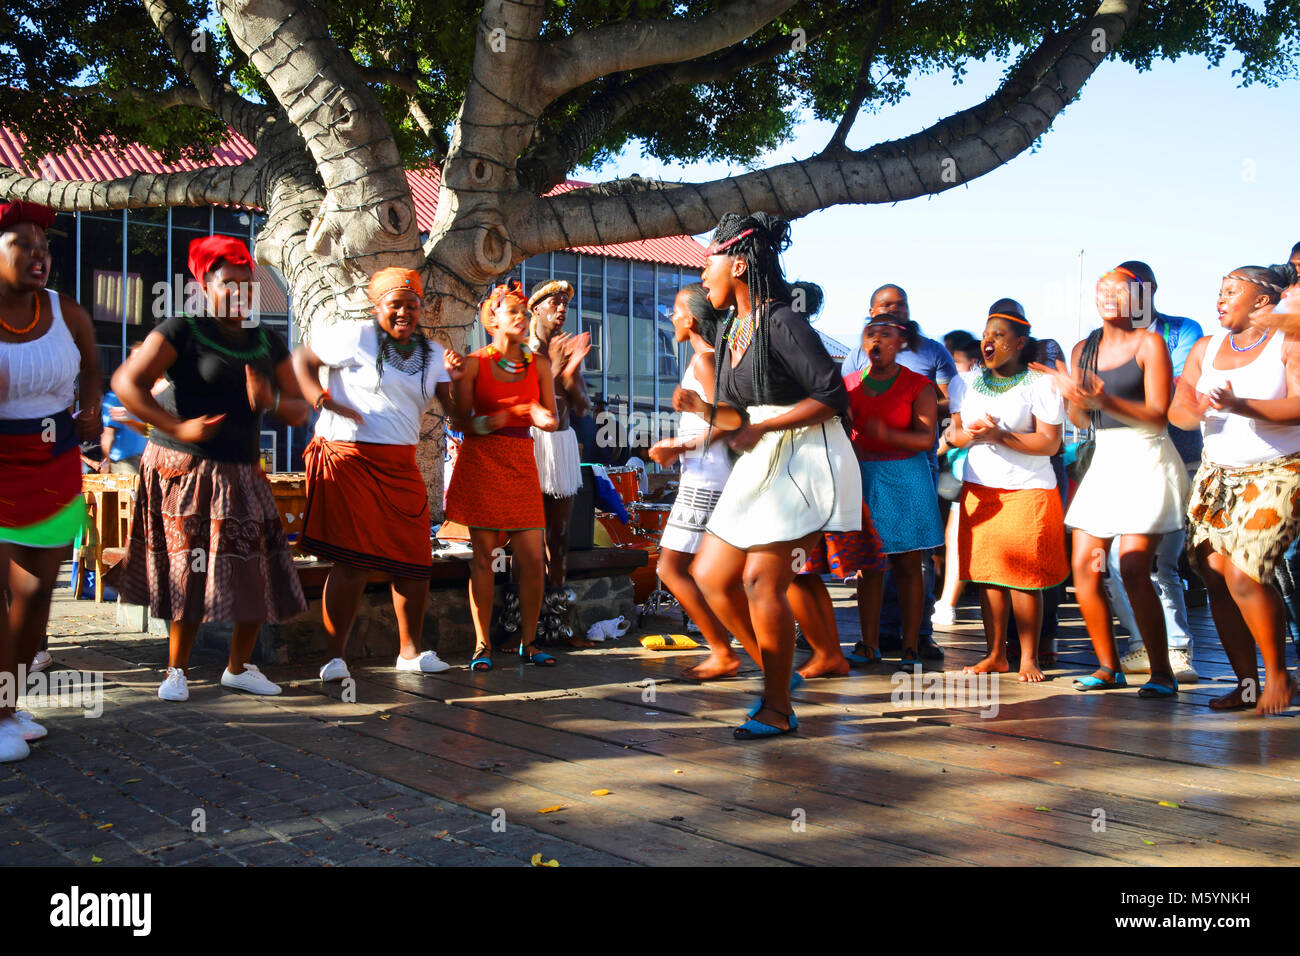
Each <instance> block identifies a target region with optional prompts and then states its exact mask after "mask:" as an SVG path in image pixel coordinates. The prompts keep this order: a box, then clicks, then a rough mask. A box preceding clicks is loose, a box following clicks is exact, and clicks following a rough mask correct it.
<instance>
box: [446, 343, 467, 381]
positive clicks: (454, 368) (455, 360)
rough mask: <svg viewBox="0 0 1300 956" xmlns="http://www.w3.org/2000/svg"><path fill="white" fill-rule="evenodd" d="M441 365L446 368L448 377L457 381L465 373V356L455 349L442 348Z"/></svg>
mask: <svg viewBox="0 0 1300 956" xmlns="http://www.w3.org/2000/svg"><path fill="white" fill-rule="evenodd" d="M442 367H443V368H444V369H446V370H447V377H448V378H449V379H451V380H452V381H453V382H459V381H460V380H461V377H462V376H463V375H464V374H465V356H463V355H461V354H460V353H459V352H457V351H456V350H455V349H449V348H444V349H443V350H442Z"/></svg>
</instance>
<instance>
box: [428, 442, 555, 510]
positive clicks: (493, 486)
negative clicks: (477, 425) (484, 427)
mask: <svg viewBox="0 0 1300 956" xmlns="http://www.w3.org/2000/svg"><path fill="white" fill-rule="evenodd" d="M521 431H522V432H523V434H522V437H515V436H513V435H500V434H495V435H466V436H465V441H464V442H463V443H462V444H461V446H460V452H459V453H458V454H457V456H456V467H455V469H454V470H453V471H452V473H451V483H450V484H449V485H448V486H447V505H446V508H445V511H446V513H447V520H448V521H455V522H456V523H457V524H463V525H465V526H466V527H469V528H490V529H493V530H496V531H527V530H530V529H544V528H545V527H546V512H545V510H544V509H543V507H542V484H541V481H540V480H538V477H537V459H536V457H535V456H534V455H533V439H532V436H531V435H529V433H528V430H527V429H521Z"/></svg>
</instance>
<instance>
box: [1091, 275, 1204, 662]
mask: <svg viewBox="0 0 1300 956" xmlns="http://www.w3.org/2000/svg"><path fill="white" fill-rule="evenodd" d="M1121 270H1122V271H1127V272H1128V273H1130V274H1131V275H1132V276H1133V277H1134V280H1135V282H1140V283H1141V292H1140V294H1139V295H1137V296H1134V300H1135V301H1136V303H1137V306H1138V314H1137V315H1135V316H1134V317H1133V324H1134V325H1137V324H1138V323H1139V322H1140V321H1144V320H1145V321H1150V323H1151V325H1150V328H1151V330H1152V331H1153V332H1157V333H1159V335H1160V337H1161V338H1162V339H1164V340H1165V347H1166V348H1168V349H1169V358H1170V360H1171V361H1172V362H1173V366H1174V385H1175V386H1176V385H1177V384H1178V377H1179V376H1180V375H1182V374H1183V366H1184V365H1185V364H1186V362H1187V356H1188V355H1190V354H1191V352H1192V346H1193V345H1195V344H1196V343H1197V342H1198V341H1199V340H1200V338H1201V336H1202V334H1203V333H1202V332H1201V326H1200V325H1199V324H1198V323H1196V322H1194V321H1192V320H1191V319H1187V318H1183V317H1181V316H1177V315H1165V314H1164V313H1162V312H1160V311H1158V310H1157V309H1156V275H1155V272H1153V271H1152V269H1151V267H1150V266H1149V265H1147V264H1146V263H1145V262H1141V261H1139V260H1136V259H1130V260H1129V261H1128V262H1123V263H1120V265H1119V266H1117V267H1116V271H1121ZM1169 437H1170V439H1171V440H1172V441H1173V443H1174V447H1175V448H1176V449H1178V454H1179V457H1180V458H1182V460H1183V462H1184V463H1185V464H1186V465H1187V471H1188V473H1189V474H1195V473H1196V468H1197V466H1198V465H1199V464H1200V462H1201V433H1200V431H1199V430H1197V431H1183V429H1181V428H1174V427H1173V426H1172V425H1171V426H1170V427H1169ZM1184 536H1185V533H1184V532H1183V531H1182V530H1179V531H1173V532H1170V533H1169V534H1167V535H1165V536H1164V537H1162V538H1161V539H1160V544H1159V545H1158V546H1157V547H1156V568H1155V572H1154V573H1153V574H1152V575H1151V583H1152V584H1153V585H1155V588H1156V593H1157V594H1158V595H1160V603H1161V604H1162V605H1163V606H1164V609H1165V629H1166V631H1167V632H1168V635H1169V663H1170V664H1171V665H1172V666H1173V669H1174V677H1175V678H1176V679H1177V680H1178V682H1179V683H1180V684H1194V683H1196V680H1197V674H1196V671H1195V670H1194V669H1193V667H1192V629H1191V626H1190V625H1189V624H1188V623H1187V602H1186V599H1185V598H1184V597H1183V579H1182V577H1181V576H1180V575H1179V573H1178V559H1179V558H1180V557H1181V556H1182V553H1183V539H1184ZM1105 581H1106V593H1107V594H1108V595H1109V596H1110V605H1111V607H1112V608H1113V609H1114V611H1115V616H1116V617H1118V618H1119V622H1120V623H1121V624H1123V625H1124V627H1125V629H1126V630H1127V631H1128V633H1129V642H1130V646H1131V645H1132V642H1133V641H1134V640H1136V641H1138V648H1137V650H1134V651H1132V652H1130V653H1128V654H1125V655H1124V656H1123V657H1121V658H1120V665H1121V666H1122V667H1123V668H1124V673H1126V674H1147V673H1150V671H1151V663H1150V661H1148V660H1147V651H1146V647H1144V646H1142V644H1141V635H1140V633H1139V632H1138V626H1137V620H1136V619H1135V618H1134V617H1133V608H1132V607H1131V606H1130V605H1129V603H1128V595H1127V594H1125V593H1124V584H1123V581H1122V580H1121V579H1120V574H1119V538H1118V537H1117V538H1115V540H1114V541H1112V542H1111V547H1110V560H1109V562H1108V564H1107V573H1106V578H1105Z"/></svg>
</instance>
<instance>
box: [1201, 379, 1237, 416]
mask: <svg viewBox="0 0 1300 956" xmlns="http://www.w3.org/2000/svg"><path fill="white" fill-rule="evenodd" d="M1206 397H1207V399H1208V400H1209V403H1210V407H1211V408H1214V409H1217V410H1218V411H1221V412H1235V411H1237V410H1238V409H1239V408H1240V407H1241V399H1240V398H1238V397H1237V394H1236V392H1234V391H1233V390H1232V382H1230V381H1227V380H1225V381H1224V383H1223V385H1222V386H1220V387H1219V388H1212V389H1210V391H1209V393H1208V394H1207V395H1206Z"/></svg>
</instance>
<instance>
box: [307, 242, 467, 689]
mask: <svg viewBox="0 0 1300 956" xmlns="http://www.w3.org/2000/svg"><path fill="white" fill-rule="evenodd" d="M367 294H368V295H369V298H370V301H371V303H372V304H373V305H374V318H373V320H372V321H370V322H357V321H351V320H343V321H341V322H336V323H335V324H334V325H332V326H330V327H329V328H327V329H324V330H322V331H320V332H318V333H316V334H315V335H314V336H312V340H311V344H310V345H303V346H300V347H299V348H298V350H297V352H296V353H295V354H294V357H293V367H294V372H295V373H296V374H297V377H298V384H299V386H300V387H301V388H302V393H303V396H304V397H305V398H306V399H307V401H309V402H311V403H312V405H313V406H314V407H315V408H316V409H317V410H318V411H319V412H320V413H321V414H320V417H319V418H318V419H317V420H316V435H315V437H314V438H313V439H312V441H311V444H309V445H308V446H307V450H306V451H305V452H303V459H304V462H305V464H306V466H307V510H306V513H305V515H304V517H303V528H302V539H301V541H300V543H299V544H300V547H301V548H302V550H303V551H305V552H306V553H308V554H315V555H318V556H320V557H322V558H325V559H326V560H328V561H331V562H333V567H331V568H330V573H329V577H327V578H326V579H325V591H324V594H323V595H322V601H321V603H322V607H321V613H322V617H323V620H324V623H325V632H326V635H327V637H328V642H327V645H326V654H327V658H326V660H327V663H326V664H325V666H324V667H322V668H321V672H320V678H321V680H323V681H339V680H343V679H345V678H347V677H348V676H350V675H349V673H348V666H347V663H346V662H345V661H344V658H343V655H344V652H345V649H346V648H347V641H348V633H349V631H351V629H352V622H353V621H354V620H355V619H356V616H357V606H358V605H359V603H360V601H361V595H362V593H363V592H364V591H365V588H366V579H367V577H368V576H369V574H370V573H371V572H374V571H378V572H380V573H382V574H385V575H389V576H391V578H392V591H393V612H394V613H395V615H396V616H397V633H398V641H399V644H400V647H401V650H400V652H399V653H398V657H397V662H396V664H395V665H394V666H395V667H396V668H397V670H399V671H415V672H417V673H425V674H434V673H437V672H439V671H444V670H446V669H447V668H448V666H449V665H448V664H446V663H444V662H443V661H442V660H440V659H439V658H438V655H437V653H436V652H434V651H431V650H429V651H421V650H420V635H421V631H422V630H423V627H424V606H425V603H426V602H427V600H428V597H429V576H430V574H431V573H432V571H433V557H432V552H431V550H430V547H429V494H428V491H427V490H426V488H425V485H424V478H423V477H422V476H421V475H420V469H419V466H418V465H417V464H416V462H415V449H416V446H417V445H418V444H419V441H420V421H421V420H422V419H423V418H424V414H425V412H426V411H428V410H429V407H430V406H431V405H432V404H433V402H434V399H435V398H436V399H437V400H438V402H439V403H440V404H441V406H442V408H443V410H444V411H446V410H448V409H450V408H451V385H450V384H449V383H450V382H451V381H452V380H453V379H454V378H456V377H458V376H459V374H460V371H461V368H462V365H463V359H462V358H461V356H460V355H458V354H457V353H456V352H454V351H451V350H444V349H443V347H442V346H441V345H439V344H437V343H436V342H430V341H429V340H428V339H427V338H426V337H425V336H424V333H423V332H421V331H420V326H419V323H420V302H421V299H422V297H423V295H424V289H423V286H422V285H421V283H420V277H419V275H418V274H417V273H415V272H413V271H412V270H410V269H396V268H390V269H382V270H380V271H379V272H377V273H375V275H374V276H373V277H372V278H371V280H370V286H369V289H368V290H367ZM322 368H325V369H328V370H329V387H328V388H321V384H320V370H321V369H322Z"/></svg>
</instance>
